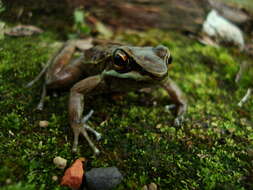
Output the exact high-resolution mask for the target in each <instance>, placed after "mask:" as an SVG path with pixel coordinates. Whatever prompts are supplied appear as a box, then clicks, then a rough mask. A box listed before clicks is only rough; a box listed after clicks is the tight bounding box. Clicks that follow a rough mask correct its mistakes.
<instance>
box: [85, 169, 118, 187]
mask: <svg viewBox="0 0 253 190" xmlns="http://www.w3.org/2000/svg"><path fill="white" fill-rule="evenodd" d="M85 179H86V186H87V189H89V190H109V189H112V188H113V187H115V186H116V185H118V184H119V183H120V182H121V180H122V179H123V176H122V174H121V173H120V172H119V170H118V169H117V168H116V167H109V168H93V169H91V170H90V171H88V172H87V173H86V174H85Z"/></svg>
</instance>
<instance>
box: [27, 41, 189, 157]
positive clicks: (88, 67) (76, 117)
mask: <svg viewBox="0 0 253 190" xmlns="http://www.w3.org/2000/svg"><path fill="white" fill-rule="evenodd" d="M76 50H77V45H76V43H74V42H70V43H66V44H65V46H64V47H63V48H62V49H61V51H60V52H59V53H58V55H57V56H55V58H54V60H53V61H52V63H51V64H49V65H48V66H47V67H45V69H44V70H43V71H42V72H41V73H40V75H39V76H38V77H37V79H35V80H34V81H32V82H31V83H29V84H28V86H31V85H32V84H33V83H34V82H35V81H36V80H38V78H39V77H40V76H42V75H43V73H45V72H46V77H45V78H46V80H45V83H44V86H43V93H42V98H41V101H40V103H39V105H38V108H39V109H42V107H43V101H44V97H45V96H46V89H53V90H57V89H63V88H64V89H66V88H68V89H70V98H69V106H68V110H69V122H70V125H71V127H72V129H73V132H74V144H73V151H76V150H77V145H78V138H79V135H80V134H82V135H83V136H84V137H85V138H86V139H87V141H88V143H89V145H90V146H91V147H92V148H93V150H94V152H95V154H98V153H99V150H98V149H97V148H96V147H95V145H94V144H93V143H92V141H91V140H90V139H89V137H88V135H87V132H86V129H87V130H89V131H91V132H93V133H95V135H96V136H97V138H98V139H99V138H100V134H99V133H97V132H96V131H95V130H93V129H91V128H90V127H89V126H88V125H87V124H86V123H85V122H86V121H87V117H84V119H82V117H83V109H84V98H85V97H86V96H88V95H94V94H102V93H109V92H129V91H133V90H138V89H141V88H146V87H155V86H160V87H162V88H164V89H165V90H166V91H167V92H168V94H170V96H171V99H172V101H173V102H174V103H175V105H176V111H177V112H176V113H177V117H176V119H175V124H176V125H179V124H180V122H181V121H182V118H183V115H184V113H185V112H186V109H187V103H186V99H185V98H184V96H183V94H182V92H181V90H180V89H179V87H178V86H177V85H176V84H175V83H174V82H173V81H172V80H171V79H170V78H169V76H168V69H169V65H170V64H171V62H172V56H171V54H170V52H169V50H168V49H167V47H165V46H163V45H159V46H157V47H136V46H127V45H113V44H111V45H109V44H108V45H98V46H94V47H92V48H90V49H88V50H85V51H83V53H82V55H81V56H80V57H79V58H77V59H74V58H73V54H74V52H75V51H76Z"/></svg>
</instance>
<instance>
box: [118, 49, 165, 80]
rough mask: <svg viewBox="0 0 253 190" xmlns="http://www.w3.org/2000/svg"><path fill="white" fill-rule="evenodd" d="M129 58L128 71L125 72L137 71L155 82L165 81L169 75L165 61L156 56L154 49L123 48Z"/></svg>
mask: <svg viewBox="0 0 253 190" xmlns="http://www.w3.org/2000/svg"><path fill="white" fill-rule="evenodd" d="M119 49H120V50H121V51H123V52H125V53H126V55H127V57H128V64H127V67H126V70H125V71H123V72H129V71H137V72H139V73H140V74H142V75H146V76H149V77H151V78H152V79H154V80H163V79H164V78H165V77H166V76H167V74H168V68H167V65H166V63H165V62H164V60H162V59H161V58H160V57H158V56H157V55H156V54H154V52H153V50H152V47H121V48H119Z"/></svg>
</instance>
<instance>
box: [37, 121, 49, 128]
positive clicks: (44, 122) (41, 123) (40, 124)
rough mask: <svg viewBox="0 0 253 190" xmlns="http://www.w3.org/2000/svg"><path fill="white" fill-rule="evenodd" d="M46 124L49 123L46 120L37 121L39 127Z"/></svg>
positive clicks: (46, 125)
mask: <svg viewBox="0 0 253 190" xmlns="http://www.w3.org/2000/svg"><path fill="white" fill-rule="evenodd" d="M48 124H49V122H48V121H46V120H44V121H40V122H39V126H40V127H48Z"/></svg>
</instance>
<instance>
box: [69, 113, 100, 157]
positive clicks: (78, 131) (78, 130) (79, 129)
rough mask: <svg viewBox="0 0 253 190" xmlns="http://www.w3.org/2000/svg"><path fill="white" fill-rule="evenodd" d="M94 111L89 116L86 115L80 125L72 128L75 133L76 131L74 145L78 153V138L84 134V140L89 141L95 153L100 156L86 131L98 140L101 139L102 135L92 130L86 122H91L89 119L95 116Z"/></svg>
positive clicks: (74, 149)
mask: <svg viewBox="0 0 253 190" xmlns="http://www.w3.org/2000/svg"><path fill="white" fill-rule="evenodd" d="M93 112H94V111H93V110H91V111H90V112H89V113H88V114H87V115H85V116H84V117H83V119H82V120H81V122H80V124H75V125H74V126H72V128H73V131H74V144H73V149H72V150H73V151H74V152H76V151H77V145H78V138H79V135H80V134H82V135H83V136H84V138H85V139H86V140H87V141H88V143H89V145H90V147H91V148H92V149H93V151H94V153H95V154H96V155H97V154H99V150H98V149H97V148H96V146H95V145H94V144H93V142H92V141H91V140H90V138H89V136H88V133H87V131H86V129H87V130H88V131H90V132H92V133H93V134H94V135H95V136H96V138H97V140H100V139H101V136H102V135H101V134H100V133H98V132H97V131H96V130H94V129H92V128H91V127H90V126H89V125H87V124H86V122H87V121H88V120H89V118H90V117H91V116H92V114H93Z"/></svg>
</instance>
